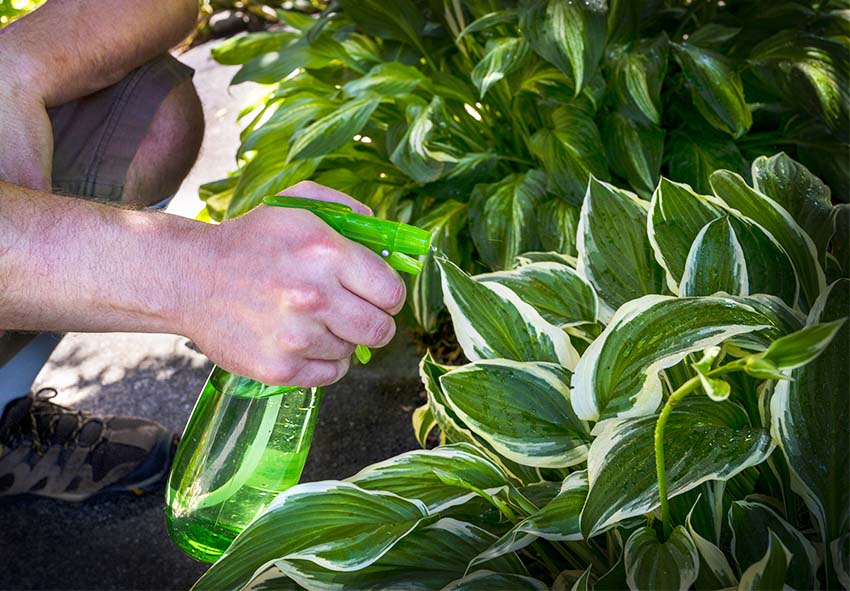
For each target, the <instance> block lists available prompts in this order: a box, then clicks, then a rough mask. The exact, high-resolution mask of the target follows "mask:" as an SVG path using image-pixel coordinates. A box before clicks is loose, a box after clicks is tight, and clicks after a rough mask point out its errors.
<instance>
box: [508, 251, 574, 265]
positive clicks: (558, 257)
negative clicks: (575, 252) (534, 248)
mask: <svg viewBox="0 0 850 591" xmlns="http://www.w3.org/2000/svg"><path fill="white" fill-rule="evenodd" d="M534 263H557V264H559V265H566V266H568V267H570V268H572V269H575V267H576V264H577V263H578V261H577V260H576V259H575V257H571V256H569V255H566V254H562V253H560V252H524V253H522V254H521V255H519V256H518V257H517V258H516V259H514V268H518V267H522V266H524V265H532V264H534Z"/></svg>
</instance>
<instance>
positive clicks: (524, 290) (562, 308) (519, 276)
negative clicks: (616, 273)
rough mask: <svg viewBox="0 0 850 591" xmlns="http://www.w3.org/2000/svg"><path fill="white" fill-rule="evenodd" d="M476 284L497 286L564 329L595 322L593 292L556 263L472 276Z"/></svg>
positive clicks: (586, 284) (568, 270)
mask: <svg viewBox="0 0 850 591" xmlns="http://www.w3.org/2000/svg"><path fill="white" fill-rule="evenodd" d="M474 279H475V280H476V281H478V282H479V283H484V284H485V285H486V284H488V283H498V284H500V285H504V286H505V287H507V288H508V289H510V290H511V291H513V292H514V293H516V294H517V296H519V297H520V298H522V300H523V301H524V302H525V303H527V304H530V305H531V306H532V307H533V308H534V309H535V310H537V311H538V312H540V315H541V316H543V318H545V319H546V321H547V322H551V323H552V324H554V325H556V326H560V327H562V328H566V327H568V326H577V325H580V324H586V323H594V322H596V313H597V309H598V307H599V302H598V300H597V298H596V292H595V291H594V290H593V287H591V286H590V284H589V283H587V281H586V280H585V279H584V278H583V277H581V276H580V275H579V274H578V273H577V272H576V271H575V270H573V269H572V268H571V267H568V266H567V265H564V264H559V263H532V264H529V265H523V266H522V267H518V268H516V269H514V270H512V271H500V272H496V273H486V274H484V275H476V276H475V277H474Z"/></svg>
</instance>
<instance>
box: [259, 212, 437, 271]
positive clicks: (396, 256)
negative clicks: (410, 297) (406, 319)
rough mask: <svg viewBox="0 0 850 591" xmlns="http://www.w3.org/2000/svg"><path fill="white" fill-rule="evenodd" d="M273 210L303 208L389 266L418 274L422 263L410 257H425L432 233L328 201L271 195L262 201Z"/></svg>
mask: <svg viewBox="0 0 850 591" xmlns="http://www.w3.org/2000/svg"><path fill="white" fill-rule="evenodd" d="M263 203H265V204H266V205H271V206H274V207H293V208H298V209H306V210H309V211H311V212H313V213H314V214H316V215H317V216H319V217H320V218H322V220H323V221H324V222H325V223H327V224H328V225H329V226H331V227H332V228H333V229H334V230H336V231H337V232H339V233H340V234H342V235H343V236H345V237H346V238H348V239H350V240H354V241H355V242H359V243H360V244H362V245H364V246H366V247H367V248H369V249H371V250H372V251H374V252H376V253H378V254H379V255H381V256H382V257H384V258H385V259H386V261H387V263H389V265H390V266H391V267H393V268H394V269H395V270H397V271H401V272H404V273H411V274H414V275H415V274H417V273H419V271H421V270H422V263H420V262H419V261H418V260H417V259H415V258H413V256H411V255H414V256H415V255H424V254H427V252H428V248H429V246H430V244H431V233H430V232H428V231H427V230H422V229H421V228H417V227H415V226H410V225H408V224H402V223H401V222H391V221H389V220H382V219H380V218H375V217H371V216H368V215H363V214H359V213H355V212H354V211H353V210H352V209H351V208H350V207H349V206H347V205H343V204H341V203H333V202H330V201H319V200H317V199H305V198H303V197H287V196H284V195H274V196H269V197H266V198H265V199H263Z"/></svg>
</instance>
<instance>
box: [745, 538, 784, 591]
mask: <svg viewBox="0 0 850 591" xmlns="http://www.w3.org/2000/svg"><path fill="white" fill-rule="evenodd" d="M767 535H768V536H769V541H768V544H767V551H766V552H765V553H764V556H763V557H762V558H761V560H759V561H758V562H756V563H755V564H753V565H752V566H751V567H749V568H748V569H747V570H745V571H744V573H743V574H742V575H741V581H740V582H739V583H738V591H774V590H775V589H788V587H786V586H785V577H786V575H787V573H788V563H789V562H790V560H791V553H790V552H789V551H788V549H787V548H786V547H785V546H784V545H783V544H782V542H781V541H780V539H779V537H778V536H777V535H776V534H775V533H773V532H772V531H768V532H767Z"/></svg>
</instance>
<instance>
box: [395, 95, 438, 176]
mask: <svg viewBox="0 0 850 591" xmlns="http://www.w3.org/2000/svg"><path fill="white" fill-rule="evenodd" d="M444 108H445V102H444V101H443V98H442V97H440V96H435V97H434V98H433V99H431V102H430V103H428V104H427V105H419V104H416V103H413V104H411V105H409V106H408V107H407V109H406V112H405V118H406V120H407V127H406V129H405V130H404V132H403V133H402V134H401V137H400V138H399V141H398V142H397V143H396V144H395V145H390V146H388V147H389V148H390V161H391V162H392V163H393V164H395V165H396V166H397V167H398V168H399V170H401V171H402V172H403V173H404V174H406V175H407V176H409V177H410V178H412V179H413V180H415V181H417V182H420V183H428V182H431V181H434V180H437V179H438V178H440V177H441V176H442V175H443V171H444V169H445V167H446V163H447V162H454V158H453V157H451V156H450V155H448V154H446V153H444V152H440V151H436V150H432V149H431V148H430V147H429V145H428V142H429V140H430V139H431V134H432V133H433V130H434V121H435V120H436V121H439V120H440V118H441V117H442V112H443V109H444Z"/></svg>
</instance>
